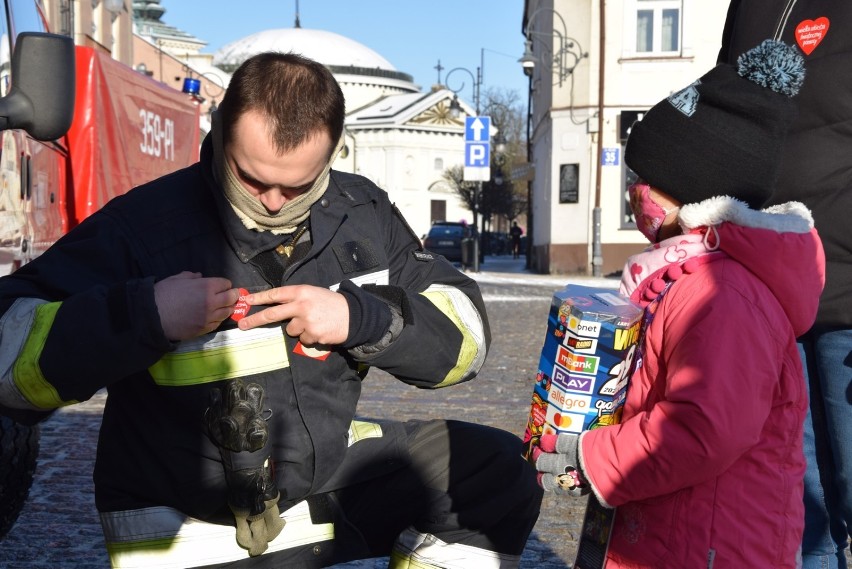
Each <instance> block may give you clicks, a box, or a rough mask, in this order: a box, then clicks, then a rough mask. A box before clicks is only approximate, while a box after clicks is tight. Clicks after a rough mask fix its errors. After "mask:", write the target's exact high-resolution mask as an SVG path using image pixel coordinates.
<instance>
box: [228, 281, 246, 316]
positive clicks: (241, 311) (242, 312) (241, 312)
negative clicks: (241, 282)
mask: <svg viewBox="0 0 852 569" xmlns="http://www.w3.org/2000/svg"><path fill="white" fill-rule="evenodd" d="M248 293H249V291H247V290H246V289H244V288H241V289H240V299H239V300H238V301H237V304H235V305H234V313H233V314H231V320H233V321H234V322H239V321H240V320H242V319H243V318H245V317H246V316H247V315H248V311H249V305H248V302H246V296H248Z"/></svg>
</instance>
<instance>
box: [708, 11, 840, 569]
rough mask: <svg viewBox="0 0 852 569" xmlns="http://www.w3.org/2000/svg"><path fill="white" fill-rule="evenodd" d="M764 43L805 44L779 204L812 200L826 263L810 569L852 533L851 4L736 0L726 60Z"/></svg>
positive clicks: (812, 373)
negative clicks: (768, 40) (773, 40)
mask: <svg viewBox="0 0 852 569" xmlns="http://www.w3.org/2000/svg"><path fill="white" fill-rule="evenodd" d="M764 38H776V39H780V40H781V41H784V42H787V43H790V44H793V45H798V47H799V48H800V49H801V51H802V53H803V57H804V59H805V73H806V76H807V80H806V81H805V84H804V86H803V87H802V90H801V92H800V93H799V95H798V97H797V99H796V101H797V104H798V108H799V117H798V119H797V120H796V122H795V123H794V124H793V126H792V127H791V129H790V132H789V133H788V135H787V140H786V144H785V147H784V151H783V154H782V157H781V164H780V173H779V175H778V182H777V188H776V192H775V194H774V196H773V197H772V201H771V203H772V204H778V203H784V202H787V201H790V200H796V201H800V202H802V203H804V204H805V205H806V206H807V207H808V208H809V209H810V210H811V211H812V212H813V216H814V223H815V225H816V228H817V230H818V231H819V233H820V236H821V238H822V241H823V244H824V246H825V256H826V283H825V290H824V291H823V294H822V296H821V298H820V305H819V312H818V314H817V319H816V323H815V324H814V326H813V328H812V329H811V330H810V331H808V332H807V333H806V334H805V335H804V336H802V337H800V338H799V350H800V354H801V357H802V363H803V367H804V369H805V377H806V378H807V381H808V385H809V388H810V413H809V414H808V417H807V419H806V421H805V455H806V458H807V464H808V467H807V472H806V474H805V532H804V538H803V541H802V555H803V562H804V569H812V568H816V567H819V568H837V567H846V566H847V554H848V553H849V536H850V532H851V531H852V442H850V441H852V395H850V394H852V231H850V228H849V219H850V218H851V217H852V3H849V2H837V1H832V0H797V1H790V0H732V1H731V3H730V6H729V9H728V17H727V21H726V23H725V29H724V32H723V36H722V47H721V50H720V52H719V61H720V62H734V61H736V59H737V58H738V57H739V56H740V54H741V53H742V52H743V51H745V50H747V49H748V48H749V47H750V46H752V45H754V44H755V43H757V42H758V41H760V40H762V39H764Z"/></svg>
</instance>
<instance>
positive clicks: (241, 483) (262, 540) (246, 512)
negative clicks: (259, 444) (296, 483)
mask: <svg viewBox="0 0 852 569" xmlns="http://www.w3.org/2000/svg"><path fill="white" fill-rule="evenodd" d="M226 476H227V478H228V505H229V506H230V508H231V511H232V512H233V513H234V521H235V522H236V527H237V543H238V544H240V546H241V547H243V548H244V549H247V550H248V553H249V555H250V556H251V557H255V556H257V555H260V554H261V553H263V552H264V551H266V549H267V547H269V542H270V541H272V540H273V539H275V538H276V537H278V534H280V533H281V530H282V529H284V519H283V518H281V515H280V512H279V510H278V499H279V497H280V494H279V492H278V488H276V486H275V479H274V476H273V474H272V468H271V464H270V462H269V460H267V461H266V463H265V464H264V465H263V467H262V468H258V469H250V470H238V471H235V472H226Z"/></svg>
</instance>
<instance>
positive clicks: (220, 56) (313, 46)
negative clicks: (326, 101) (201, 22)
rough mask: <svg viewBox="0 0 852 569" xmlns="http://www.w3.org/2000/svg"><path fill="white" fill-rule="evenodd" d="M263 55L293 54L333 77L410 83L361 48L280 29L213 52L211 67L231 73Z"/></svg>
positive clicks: (336, 37)
mask: <svg viewBox="0 0 852 569" xmlns="http://www.w3.org/2000/svg"><path fill="white" fill-rule="evenodd" d="M264 51H277V52H289V51H291V52H293V53H298V54H301V55H304V56H305V57H309V58H311V59H313V60H315V61H319V62H320V63H322V64H324V65H325V66H326V67H328V68H329V69H331V71H332V72H333V73H335V74H348V75H368V76H373V77H385V78H391V79H397V80H402V81H407V82H411V81H412V80H413V78H412V77H411V75H409V74H407V73H401V72H399V71H397V70H396V68H395V67H394V66H393V65H391V63H390V62H389V61H388V60H387V59H385V58H384V57H382V56H381V55H379V54H378V53H376V52H375V51H373V50H372V49H370V48H368V47H367V46H365V45H364V44H361V43H358V42H357V41H355V40H352V39H349V38H347V37H344V36H342V35H340V34H335V33H334V32H328V31H325V30H311V29H305V28H283V29H275V30H265V31H262V32H257V33H255V34H251V35H249V36H246V37H244V38H242V39H239V40H236V41H234V42H231V43H229V44H227V45H225V46H224V47H222V48H221V49H220V50H219V51H217V52H216V54H215V56H214V58H213V64H214V65H216V66H218V67H221V68H222V69H226V70H228V71H233V70H234V69H236V68H237V67H238V66H239V65H240V64H241V63H242V62H243V61H245V60H246V59H248V58H249V57H251V56H252V55H255V54H257V53H261V52H264Z"/></svg>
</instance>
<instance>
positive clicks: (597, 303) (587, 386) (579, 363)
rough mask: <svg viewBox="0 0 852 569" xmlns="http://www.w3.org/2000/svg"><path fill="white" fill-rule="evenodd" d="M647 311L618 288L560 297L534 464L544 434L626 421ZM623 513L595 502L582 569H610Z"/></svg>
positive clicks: (542, 376)
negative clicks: (618, 518)
mask: <svg viewBox="0 0 852 569" xmlns="http://www.w3.org/2000/svg"><path fill="white" fill-rule="evenodd" d="M642 314H643V310H642V308H641V307H639V306H638V305H636V304H634V303H633V302H631V301H630V299H629V298H627V297H625V296H623V295H621V294H619V293H618V292H617V291H615V290H613V289H607V288H595V287H586V286H579V285H568V286H566V287H565V288H564V289H562V290H559V291H557V292H555V293H554V295H553V300H552V302H551V304H550V312H549V314H548V317H547V333H546V335H545V338H544V345H543V346H542V349H541V358H540V359H539V365H538V373H537V374H536V382H535V386H534V387H533V395H532V405H531V406H530V413H529V419H528V421H527V427H526V430H525V432H524V445H525V456H526V457H527V459H530V458H531V456H532V451H533V448H534V447H535V445H537V444H538V441H539V438H540V437H541V435H543V434H560V433H576V434H579V433H581V432H583V431H586V430H589V429H594V428H596V427H601V426H605V425H614V424H617V423H619V422H620V421H621V411H622V407H623V405H624V400H625V397H626V396H627V389H628V380H629V379H630V373H631V371H632V368H631V364H632V362H633V359H634V356H635V354H636V349H637V346H638V343H639V336H640V331H641V327H642ZM614 519H615V510H612V509H609V508H605V507H603V506H602V505H601V504H600V502H598V500H597V499H596V498H595V496H594V495H593V494H592V495H589V497H588V500H587V502H586V510H585V513H584V516H583V524H582V527H581V530H580V539H579V543H578V545H577V554H576V557H575V559H574V563H573V564H572V567H574V569H603V567H604V565H605V564H606V553H607V550H608V548H609V538H610V535H611V530H612V524H613V521H614Z"/></svg>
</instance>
